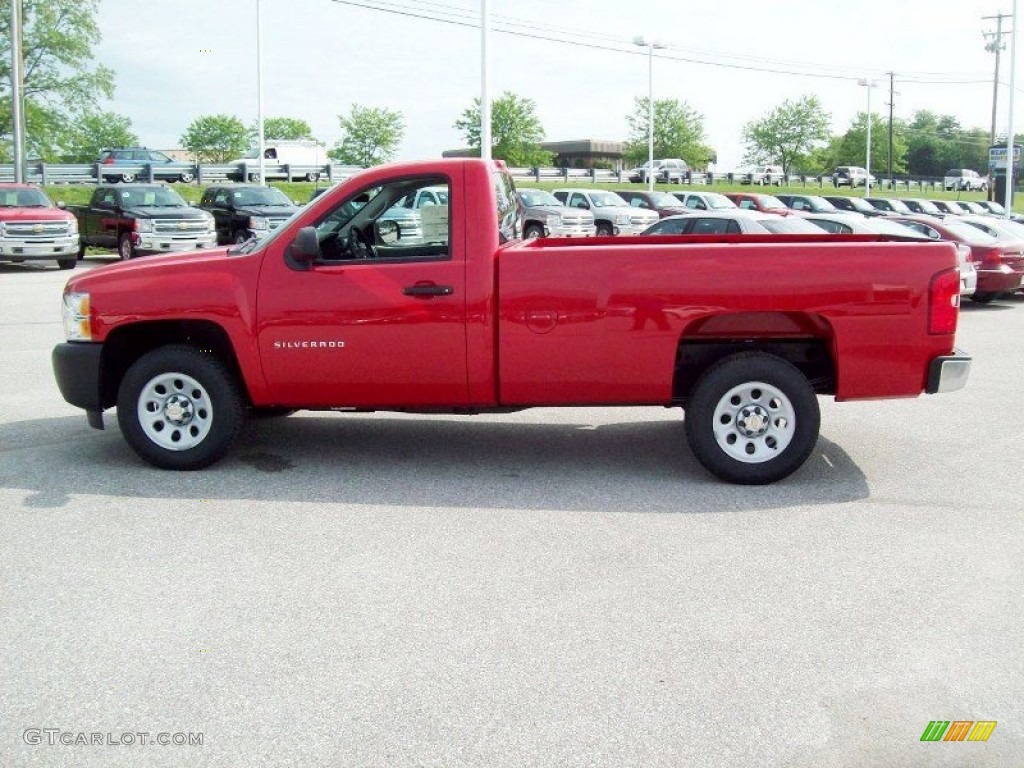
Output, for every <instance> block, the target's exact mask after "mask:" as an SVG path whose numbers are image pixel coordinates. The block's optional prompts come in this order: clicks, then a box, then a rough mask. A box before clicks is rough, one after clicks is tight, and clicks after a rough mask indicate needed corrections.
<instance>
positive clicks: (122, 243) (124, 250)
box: [117, 232, 135, 261]
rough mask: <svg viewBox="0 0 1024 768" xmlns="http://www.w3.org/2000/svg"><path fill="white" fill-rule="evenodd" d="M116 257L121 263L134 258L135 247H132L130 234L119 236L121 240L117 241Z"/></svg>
mask: <svg viewBox="0 0 1024 768" xmlns="http://www.w3.org/2000/svg"><path fill="white" fill-rule="evenodd" d="M117 255H118V256H119V257H120V258H121V261H128V260H129V259H134V258H135V246H134V245H132V236H131V233H129V232H125V233H124V234H123V235H121V239H120V240H118V241H117Z"/></svg>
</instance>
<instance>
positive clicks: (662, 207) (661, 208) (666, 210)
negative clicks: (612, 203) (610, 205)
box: [615, 189, 686, 218]
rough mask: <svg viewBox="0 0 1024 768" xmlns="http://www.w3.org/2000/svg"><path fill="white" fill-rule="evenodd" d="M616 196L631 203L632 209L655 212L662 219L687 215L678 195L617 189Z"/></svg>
mask: <svg viewBox="0 0 1024 768" xmlns="http://www.w3.org/2000/svg"><path fill="white" fill-rule="evenodd" d="M615 194H617V195H618V196H619V197H621V198H622V199H623V200H625V201H626V202H627V203H629V205H630V207H632V208H643V209H645V210H648V211H654V212H655V213H656V214H658V216H660V217H661V218H665V217H666V216H675V215H676V214H680V213H686V208H685V207H684V206H683V204H682V203H681V202H680V201H679V199H678V195H670V194H669V193H668V192H658V191H657V190H655V191H654V192H648V191H646V190H644V191H640V190H628V189H627V190H621V189H617V190H615Z"/></svg>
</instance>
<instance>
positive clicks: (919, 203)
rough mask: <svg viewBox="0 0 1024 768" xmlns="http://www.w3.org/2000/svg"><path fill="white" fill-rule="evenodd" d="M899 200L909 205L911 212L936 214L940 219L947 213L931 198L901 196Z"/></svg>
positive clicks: (908, 208)
mask: <svg viewBox="0 0 1024 768" xmlns="http://www.w3.org/2000/svg"><path fill="white" fill-rule="evenodd" d="M899 200H900V202H901V203H903V204H904V205H905V206H907V210H909V211H910V212H911V213H923V214H925V215H927V216H935V217H937V218H940V219H941V218H944V217H945V216H946V215H947V214H946V213H943V212H942V211H940V210H939V207H938V206H937V205H935V203H933V202H932V201H931V200H925V199H924V198H923V197H901V198H899ZM901 213H902V211H901Z"/></svg>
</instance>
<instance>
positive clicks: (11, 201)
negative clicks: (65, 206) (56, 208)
mask: <svg viewBox="0 0 1024 768" xmlns="http://www.w3.org/2000/svg"><path fill="white" fill-rule="evenodd" d="M52 207H53V205H52V203H50V198H48V197H47V196H46V195H44V194H43V193H42V192H40V191H39V190H38V189H0V208H52Z"/></svg>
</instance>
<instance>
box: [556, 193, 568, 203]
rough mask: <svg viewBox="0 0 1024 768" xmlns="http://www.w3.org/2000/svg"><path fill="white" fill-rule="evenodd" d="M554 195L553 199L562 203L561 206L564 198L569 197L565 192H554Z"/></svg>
mask: <svg viewBox="0 0 1024 768" xmlns="http://www.w3.org/2000/svg"><path fill="white" fill-rule="evenodd" d="M554 195H555V199H556V200H558V201H559V202H560V203H563V204H564V203H565V201H566V198H568V196H569V195H568V194H567V193H565V192H555V193H554Z"/></svg>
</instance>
